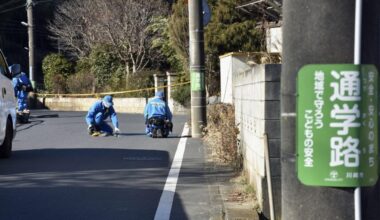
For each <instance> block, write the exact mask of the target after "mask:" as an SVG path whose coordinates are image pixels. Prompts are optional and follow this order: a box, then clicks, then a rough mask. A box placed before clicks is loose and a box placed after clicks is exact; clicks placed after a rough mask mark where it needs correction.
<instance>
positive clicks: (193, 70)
mask: <svg viewBox="0 0 380 220" xmlns="http://www.w3.org/2000/svg"><path fill="white" fill-rule="evenodd" d="M189 37H190V39H189V41H190V78H191V134H192V137H194V138H200V137H202V129H203V127H204V126H206V90H205V64H204V63H205V58H204V57H205V56H204V41H203V13H202V0H189Z"/></svg>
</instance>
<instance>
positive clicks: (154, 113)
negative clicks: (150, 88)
mask: <svg viewBox="0 0 380 220" xmlns="http://www.w3.org/2000/svg"><path fill="white" fill-rule="evenodd" d="M144 117H145V119H149V118H151V117H162V118H166V119H168V120H169V121H171V120H172V113H171V112H170V109H169V107H168V105H167V104H166V102H165V101H163V100H162V99H160V98H158V97H154V98H153V99H151V100H150V101H149V102H148V104H147V105H146V106H145V109H144Z"/></svg>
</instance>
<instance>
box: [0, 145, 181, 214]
mask: <svg viewBox="0 0 380 220" xmlns="http://www.w3.org/2000/svg"><path fill="white" fill-rule="evenodd" d="M169 165H170V158H169V154H168V152H166V151H159V150H128V149H126V150H125V149H94V148H93V149H39V150H20V151H14V152H13V155H12V158H11V159H9V160H0V198H1V200H0V206H1V207H2V208H1V210H0V219H21V220H23V219H39V220H44V219H55V220H59V219H74V220H75V219H91V220H98V219H99V220H100V219H102V220H103V219H142V220H144V219H147V220H148V219H149V220H150V219H153V217H154V214H155V212H156V209H157V207H158V202H159V200H160V196H161V193H162V189H163V188H164V184H165V181H166V176H167V174H168V170H169ZM174 204H176V205H175V207H176V210H175V211H173V212H175V216H176V219H183V220H187V219H188V217H187V215H186V213H185V211H184V209H183V205H182V201H181V199H180V197H179V196H178V195H177V194H176V195H175V196H174Z"/></svg>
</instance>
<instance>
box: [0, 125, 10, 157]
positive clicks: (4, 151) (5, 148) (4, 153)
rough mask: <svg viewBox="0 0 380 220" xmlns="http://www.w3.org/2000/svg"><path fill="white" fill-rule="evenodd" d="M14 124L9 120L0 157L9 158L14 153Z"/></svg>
mask: <svg viewBox="0 0 380 220" xmlns="http://www.w3.org/2000/svg"><path fill="white" fill-rule="evenodd" d="M12 141H13V126H12V122H11V120H9V119H8V120H7V127H6V131H5V138H4V142H3V144H2V145H1V146H0V158H9V157H10V156H11V154H12Z"/></svg>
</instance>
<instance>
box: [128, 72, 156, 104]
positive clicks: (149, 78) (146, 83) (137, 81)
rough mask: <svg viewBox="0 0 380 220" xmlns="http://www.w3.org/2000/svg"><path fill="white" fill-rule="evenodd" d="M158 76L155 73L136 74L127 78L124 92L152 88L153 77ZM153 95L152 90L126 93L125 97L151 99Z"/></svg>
mask: <svg viewBox="0 0 380 220" xmlns="http://www.w3.org/2000/svg"><path fill="white" fill-rule="evenodd" d="M154 74H158V72H157V71H149V70H148V71H144V72H137V73H135V74H133V75H131V76H130V77H128V79H127V82H126V90H138V89H146V88H153V87H154V78H153V75H154ZM153 95H154V90H153V89H152V90H143V91H139V92H133V93H127V94H125V96H126V97H145V98H148V97H151V96H153Z"/></svg>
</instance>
